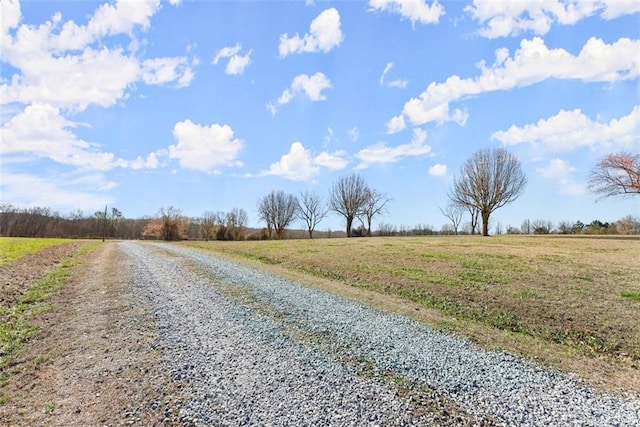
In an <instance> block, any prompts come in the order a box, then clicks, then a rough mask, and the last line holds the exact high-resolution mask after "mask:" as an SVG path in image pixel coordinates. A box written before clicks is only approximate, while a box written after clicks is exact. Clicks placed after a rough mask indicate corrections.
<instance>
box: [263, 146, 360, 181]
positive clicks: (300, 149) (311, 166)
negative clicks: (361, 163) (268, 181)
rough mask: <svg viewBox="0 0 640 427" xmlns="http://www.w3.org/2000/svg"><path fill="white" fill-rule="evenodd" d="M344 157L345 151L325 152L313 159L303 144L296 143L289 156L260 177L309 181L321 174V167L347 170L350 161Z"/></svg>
mask: <svg viewBox="0 0 640 427" xmlns="http://www.w3.org/2000/svg"><path fill="white" fill-rule="evenodd" d="M344 155H345V153H344V152H343V151H336V152H334V153H328V152H326V151H323V152H322V153H320V154H319V155H317V156H315V157H313V155H312V154H311V151H310V150H308V149H306V148H304V146H303V145H302V143H300V142H294V143H293V144H291V148H290V149H289V152H288V153H287V154H284V155H282V157H281V158H280V160H279V161H277V162H276V163H272V164H271V166H270V167H269V170H267V171H263V172H260V173H259V174H258V176H267V175H275V176H279V177H282V178H285V179H288V180H290V181H308V180H310V179H311V178H313V177H314V176H315V175H317V174H318V173H319V172H320V167H325V168H328V169H332V170H338V169H343V168H345V167H346V165H347V164H348V161H347V160H345V158H344Z"/></svg>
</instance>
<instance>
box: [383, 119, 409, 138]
mask: <svg viewBox="0 0 640 427" xmlns="http://www.w3.org/2000/svg"><path fill="white" fill-rule="evenodd" d="M386 126H387V133H388V134H392V133H398V132H400V131H403V130H405V129H406V127H407V125H406V123H405V122H404V116H403V115H399V116H396V117H392V118H391V120H389V121H388V122H387V123H386Z"/></svg>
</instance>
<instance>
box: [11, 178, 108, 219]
mask: <svg viewBox="0 0 640 427" xmlns="http://www.w3.org/2000/svg"><path fill="white" fill-rule="evenodd" d="M114 185H115V184H114V183H113V182H108V181H105V180H104V178H103V177H102V176H101V175H96V174H93V175H86V176H80V177H72V178H70V177H69V176H57V175H55V176H48V177H39V176H35V175H30V174H22V173H21V174H14V173H10V172H6V171H3V173H2V181H1V182H0V189H1V191H2V195H3V198H4V199H5V200H11V202H12V203H13V204H15V205H17V206H47V207H50V208H52V209H56V210H60V211H72V210H76V209H82V210H86V211H89V212H91V211H93V210H95V209H101V208H102V209H104V206H105V205H111V206H112V205H113V204H114V203H115V199H114V198H113V197H111V196H108V195H106V194H101V193H100V191H103V190H107V189H109V188H113V187H114ZM96 189H98V190H99V191H96Z"/></svg>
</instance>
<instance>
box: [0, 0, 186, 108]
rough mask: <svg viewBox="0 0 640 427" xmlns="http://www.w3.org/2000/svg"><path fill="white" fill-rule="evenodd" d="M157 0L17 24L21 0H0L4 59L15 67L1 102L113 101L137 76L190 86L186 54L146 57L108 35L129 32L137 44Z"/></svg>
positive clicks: (0, 92)
mask: <svg viewBox="0 0 640 427" xmlns="http://www.w3.org/2000/svg"><path fill="white" fill-rule="evenodd" d="M159 7H160V3H159V1H145V2H142V1H140V2H132V1H126V0H124V1H119V2H117V3H115V4H103V5H102V6H100V7H98V8H97V9H96V11H95V12H94V14H93V16H91V17H90V18H89V21H88V23H87V24H86V25H78V24H76V23H75V22H73V21H66V22H63V21H62V16H61V14H59V13H57V14H55V15H54V16H53V17H52V18H51V20H49V21H47V22H45V23H44V24H41V25H40V26H32V25H25V24H22V25H20V24H19V21H20V16H21V15H20V8H19V5H18V4H17V3H13V2H9V1H7V0H5V1H3V2H2V12H3V23H4V13H6V14H7V16H8V17H9V18H8V20H9V23H8V25H6V26H5V25H3V27H2V29H3V31H2V33H3V34H1V37H0V59H1V60H2V61H3V62H6V63H8V64H9V65H10V66H11V67H13V68H15V69H16V70H17V72H16V73H14V74H13V76H12V77H11V78H10V80H6V81H4V82H3V83H2V85H0V100H1V101H0V102H2V103H3V104H6V103H11V102H18V103H22V104H29V103H47V104H51V105H53V106H56V107H64V108H67V109H71V110H80V111H81V110H84V109H86V108H87V107H88V106H89V105H99V106H103V107H109V106H112V105H114V104H115V103H116V102H117V101H118V100H120V99H123V98H125V97H126V91H127V89H128V88H130V87H132V86H133V85H134V84H135V83H136V82H138V81H143V82H144V83H146V84H166V83H170V82H175V83H176V85H177V86H179V87H180V86H186V85H188V84H189V83H190V81H191V80H192V79H193V70H192V69H191V66H190V65H189V64H188V63H187V61H186V59H185V58H183V57H176V58H149V59H147V60H142V59H141V58H139V56H136V55H135V54H134V53H127V52H126V51H125V50H124V49H123V48H122V47H119V46H117V45H115V46H111V47H107V45H106V43H105V40H106V38H107V37H111V36H118V35H125V36H127V37H129V38H130V39H131V42H130V43H129V46H131V47H132V49H134V50H137V47H138V46H139V44H140V43H138V41H137V39H136V36H135V31H136V30H142V31H144V30H146V29H148V28H149V26H150V18H151V16H153V14H155V13H156V12H157V10H159Z"/></svg>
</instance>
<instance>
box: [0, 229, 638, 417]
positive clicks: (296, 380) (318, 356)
mask: <svg viewBox="0 0 640 427" xmlns="http://www.w3.org/2000/svg"><path fill="white" fill-rule="evenodd" d="M0 248H1V249H2V254H3V258H2V260H1V261H0V284H2V288H1V289H0V304H1V307H0V320H1V323H2V327H1V329H0V340H1V341H0V424H7V425H25V426H26V425H96V424H99V425H103V424H106V425H114V424H123V423H124V424H130V425H131V424H133V425H152V424H155V425H158V424H161V425H162V424H163V425H207V424H208V423H209V424H210V423H214V424H216V425H237V424H238V423H239V422H240V420H250V421H252V422H258V423H260V422H275V424H276V425H280V424H282V423H283V419H284V418H283V417H285V416H286V417H296V416H298V417H300V418H292V419H289V418H287V419H289V420H290V421H292V422H293V421H296V420H297V422H308V421H309V420H316V421H318V420H325V422H327V423H328V424H327V425H345V423H346V424H348V423H349V422H355V423H361V422H363V420H365V419H366V420H369V422H370V421H371V420H374V419H375V420H378V422H382V423H383V424H384V423H385V421H384V420H385V419H387V417H391V418H388V419H395V420H397V421H394V422H400V421H402V422H403V423H405V424H403V425H413V424H415V425H431V424H433V423H436V424H437V425H494V424H507V425H513V424H514V423H515V424H518V423H521V422H528V421H527V420H536V419H537V418H539V417H541V416H544V417H554V416H558V417H566V418H547V420H554V419H555V420H562V421H563V423H564V422H566V423H567V424H571V425H584V420H587V425H590V424H589V423H590V422H591V421H593V420H592V419H591V418H589V417H592V416H593V414H592V412H591V409H585V411H586V412H584V414H586V415H584V416H585V417H586V418H584V419H581V418H580V417H581V416H582V415H581V412H580V411H581V410H582V408H583V406H584V405H586V406H584V407H586V408H591V407H592V406H593V405H601V408H602V409H601V411H602V413H604V414H609V415H606V416H605V418H601V419H600V420H609V421H608V422H613V421H612V420H616V419H618V420H620V419H622V420H627V421H628V420H629V419H638V418H640V409H639V408H640V404H638V399H639V397H640V316H638V313H639V312H640V263H639V262H638V259H640V240H639V239H637V238H633V237H612V236H607V237H591V236H580V237H562V236H540V237H538V236H495V237H491V238H481V237H474V236H446V237H445V236H438V237H434V236H425V237H397V238H396V237H393V238H392V237H389V238H352V239H317V240H285V241H256V242H249V241H245V242H219V241H216V242H195V241H187V242H179V243H161V242H135V241H126V242H125V241H107V242H106V243H102V242H97V241H88V240H85V241H83V240H45V239H8V238H1V239H0ZM8 248H10V250H9V249H8ZM243 265H244V266H243ZM279 278H284V279H285V280H284V281H283V280H282V279H279ZM298 284H301V285H302V286H301V287H300V286H299V285H298ZM324 291H328V292H324ZM335 295H337V297H336V296H335ZM354 303H355V305H354ZM362 304H364V305H362ZM363 307H366V308H363ZM368 307H372V308H373V309H370V308H368ZM353 313H359V314H358V315H357V316H355V317H354V315H353ZM396 315H400V316H401V317H397V316H396ZM407 318H409V319H413V320H402V319H407ZM407 322H409V323H407ZM420 325H430V326H433V327H434V328H435V330H436V331H434V332H431V329H430V327H429V326H426V328H427V329H425V330H424V331H423V330H422V329H421V328H422V326H420ZM437 330H444V331H446V332H447V333H446V336H447V337H449V336H452V337H459V338H462V339H463V340H459V339H458V338H446V337H444V336H441V335H439V334H440V333H439V332H437ZM423 333H424V334H425V335H424V336H425V337H424V338H422V334H423ZM464 340H469V341H471V342H473V343H474V345H473V346H471V347H469V346H468V345H467V344H465V342H466V341H464ZM394 341H396V342H394ZM485 350H488V352H487V351H485ZM503 352H506V353H510V354H512V355H515V356H517V358H513V359H512V358H511V356H508V357H507V356H503V354H505V353H503ZM520 357H522V358H524V359H525V360H532V361H534V362H532V363H534V365H530V364H528V363H523V362H520V360H521V359H520ZM470 361H473V362H470ZM429 363H433V364H434V365H433V366H434V367H433V368H431V369H432V370H429V369H430V368H429V366H428V365H429ZM537 363H540V364H541V365H542V366H545V367H546V368H545V370H546V369H551V371H550V372H551V373H550V374H546V373H544V372H543V371H540V369H539V368H536V366H538V365H537ZM496 364H497V365H496ZM498 365H499V366H500V369H499V370H497V371H495V372H493V371H494V370H495V368H496V367H497V366H498ZM435 366H439V368H436V367H435ZM507 366H508V368H507ZM424 369H426V370H427V371H424ZM511 369H515V371H511ZM459 370H461V371H460V372H458V371H459ZM519 370H521V371H522V375H520V374H519V373H518V371H519ZM556 370H558V371H560V372H564V373H565V374H569V376H568V377H566V378H570V380H568V379H563V378H565V377H556V375H555V374H553V372H555V371H556ZM425 372H426V373H425ZM505 372H506V373H505ZM545 372H546V371H545ZM456 375H458V376H456ZM541 375H542V377H541ZM520 376H521V378H520ZM485 377H486V378H485ZM541 378H542V379H541ZM467 380H468V381H469V384H466V381H467ZM425 381H426V382H425ZM556 381H559V382H558V384H559V385H555V386H553V387H551V388H550V389H549V390H548V391H547V390H545V388H544V387H543V389H538V388H537V387H538V386H536V385H535V384H547V383H548V382H554V383H555V382H556ZM572 381H575V384H574V383H573V382H572ZM529 383H531V384H529ZM329 384H330V385H329ZM572 384H573V385H572ZM530 386H531V387H533V388H531V389H529V387H530ZM325 387H329V389H330V390H332V392H330V393H328V392H326V391H325V392H322V393H323V394H317V393H318V390H324V388H325ZM505 387H506V389H505V390H502V389H503V388H505ZM509 387H511V388H509ZM581 387H586V388H585V389H582V388H581ZM592 388H593V389H595V390H596V391H597V393H598V395H599V394H600V393H604V394H605V395H608V396H617V397H619V398H620V399H623V400H621V401H618V400H616V399H617V398H615V397H614V398H606V399H604V398H603V399H604V400H602V401H601V400H593V401H592V400H591V399H600V398H596V397H594V396H593V395H592V393H591V392H589V391H588V390H591V389H592ZM329 389H327V390H329ZM294 390H295V393H294V394H295V396H296V398H294V399H291V396H292V395H291V393H292V392H294ZM461 390H462V391H461ZM552 390H555V391H553V392H552ZM585 390H587V391H585ZM477 393H479V394H477ZM548 393H551V394H548ZM553 393H561V396H574V394H575V396H576V397H568V399H569V401H570V403H569V404H568V405H567V404H565V403H562V402H563V400H562V399H564V397H562V398H561V400H556V399H557V396H556V397H554V394H553ZM346 395H353V396H356V398H354V399H352V400H346V401H345V399H344V396H346ZM320 396H322V397H320ZM357 396H361V397H357ZM372 396H373V397H372ZM531 396H533V397H531ZM629 398H631V400H630V401H629V400H626V399H629ZM270 399H271V400H270ZM273 399H276V400H277V401H278V402H280V403H278V404H275V403H274V401H273ZM371 399H374V400H371ZM510 399H516V400H515V401H511V400H510ZM517 399H520V400H517ZM531 399H533V400H531ZM374 401H375V402H376V403H375V405H372V403H373V402H374ZM283 402H286V403H283ZM310 402H315V403H314V404H310ZM544 402H547V403H544ZM580 402H583V403H580ZM584 402H587V403H584ZM589 402H591V403H589ZM620 402H626V403H624V404H623V403H620ZM287 405H288V406H291V408H289V409H287V408H288V406H287ZM496 405H498V406H496ZM501 405H502V406H504V408H502V409H500V406H501ZM519 405H522V406H523V407H525V408H527V407H529V408H533V409H531V411H532V412H528V411H529V410H525V415H523V414H522V413H520V412H518V411H519V410H518V409H517V408H518V407H519ZM537 405H540V407H547V405H549V406H548V407H549V408H553V407H556V406H555V405H559V406H557V409H558V410H559V411H560V412H558V413H559V414H560V415H557V414H558V413H556V415H553V414H554V411H553V410H551V411H550V412H549V411H546V412H544V413H540V414H538V413H536V412H535V408H536V407H537ZM572 405H575V408H574V407H573V406H572ZM294 407H295V408H298V412H295V411H294V412H291V411H292V408H294ZM598 407H599V408H600V406H598ZM336 408H337V409H336ZM491 408H496V412H493V409H491ZM514 408H516V409H514ZM566 408H573V409H566ZM501 411H502V412H501ZM563 411H565V412H566V414H565V413H564V412H563ZM598 411H600V409H598ZM598 411H596V412H598ZM596 412H593V413H594V414H595V413H596ZM285 414H286V415H285ZM292 414H293V415H292ZM331 414H333V415H331ZM336 414H338V415H339V416H338V415H336ZM394 414H395V415H394ZM399 414H402V415H401V416H400V415H399ZM550 414H551V415H550ZM563 414H564V415H563ZM576 414H577V415H576ZM609 416H611V417H612V418H606V417H609ZM323 417H324V418H323ZM331 417H333V418H331ZM335 417H338V418H335ZM362 417H364V418H362ZM518 417H521V418H518ZM527 417H530V418H527ZM617 417H621V418H617ZM542 419H544V418H542ZM269 420H270V421H269ZM514 420H515V421H514ZM581 420H582V421H581ZM589 420H591V421H589ZM407 423H408V424H407ZM365 424H366V423H365ZM605 424H606V423H605ZM623 424H624V422H623ZM389 425H394V424H393V423H390V424H389ZM398 425H400V424H398ZM532 425H537V424H536V423H535V422H534V423H533V424H532ZM594 425H595V424H594Z"/></svg>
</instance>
